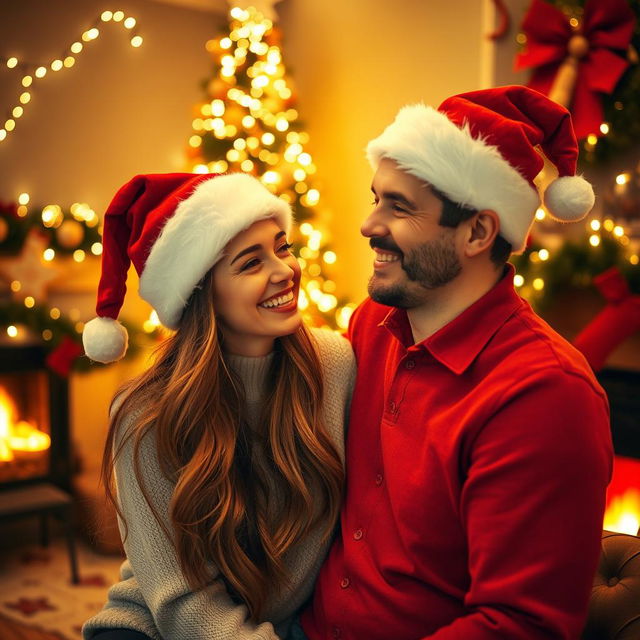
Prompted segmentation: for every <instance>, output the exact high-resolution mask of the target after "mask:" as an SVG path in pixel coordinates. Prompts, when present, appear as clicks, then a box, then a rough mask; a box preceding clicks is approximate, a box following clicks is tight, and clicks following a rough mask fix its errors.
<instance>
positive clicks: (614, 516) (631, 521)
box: [604, 489, 640, 535]
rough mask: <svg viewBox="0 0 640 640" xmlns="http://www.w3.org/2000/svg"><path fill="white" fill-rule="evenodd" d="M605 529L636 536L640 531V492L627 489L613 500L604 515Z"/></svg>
mask: <svg viewBox="0 0 640 640" xmlns="http://www.w3.org/2000/svg"><path fill="white" fill-rule="evenodd" d="M604 528H605V529H607V530H608V531H616V532H617V533H629V534H631V535H636V534H637V533H638V529H640V491H639V490H638V489H627V490H626V491H625V492H624V493H623V494H621V495H618V496H615V497H613V498H612V499H611V502H610V504H609V507H608V508H607V510H606V512H605V514H604Z"/></svg>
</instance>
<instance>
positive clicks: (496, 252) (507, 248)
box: [431, 186, 513, 267]
mask: <svg viewBox="0 0 640 640" xmlns="http://www.w3.org/2000/svg"><path fill="white" fill-rule="evenodd" d="M431 190H432V191H433V193H434V195H435V196H436V197H437V198H438V199H439V200H440V201H441V202H442V213H441V214H440V220H439V224H440V225H441V226H443V227H450V228H455V227H457V226H458V225H459V224H460V223H461V222H464V221H465V220H468V219H469V218H471V216H473V215H475V214H476V213H477V210H475V209H470V208H469V207H463V206H462V205H459V204H458V203H457V202H453V200H449V198H447V196H445V195H444V194H443V193H441V192H440V191H438V190H437V189H435V188H434V187H433V186H431ZM512 251H513V247H512V246H511V243H510V242H508V241H507V240H505V239H504V238H503V237H502V236H501V235H500V234H498V235H497V236H496V239H495V240H494V241H493V244H492V245H491V253H490V258H491V261H492V262H493V263H494V264H496V265H497V266H499V267H502V266H503V265H504V264H505V263H506V262H507V260H508V259H509V256H510V255H511V252H512Z"/></svg>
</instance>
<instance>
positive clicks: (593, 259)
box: [510, 229, 640, 311]
mask: <svg viewBox="0 0 640 640" xmlns="http://www.w3.org/2000/svg"><path fill="white" fill-rule="evenodd" d="M541 249H544V247H543V246H542V245H540V244H537V243H536V242H535V241H534V243H533V244H532V245H531V246H530V247H528V248H527V250H526V251H525V252H524V253H523V254H522V255H519V256H512V257H511V260H510V261H511V262H512V263H513V265H514V266H515V267H516V271H517V272H518V274H520V275H521V276H522V277H523V278H524V283H525V284H524V285H523V286H522V287H521V289H520V294H521V295H522V296H523V297H524V298H526V299H527V300H528V301H529V302H530V303H531V305H532V306H533V307H534V308H535V309H536V310H538V311H544V310H545V309H547V308H549V306H550V305H551V304H552V303H553V301H554V300H556V299H557V297H558V296H559V295H562V293H563V292H565V291H568V290H570V289H582V290H585V291H586V290H593V289H594V285H593V279H594V278H595V277H596V276H598V275H600V274H601V273H603V272H604V271H606V270H607V269H609V268H611V267H614V266H615V267H618V269H619V270H620V271H621V273H622V274H623V276H624V277H625V278H626V280H627V283H628V284H629V288H630V289H631V292H632V293H635V294H640V265H634V264H631V262H630V261H629V259H628V258H627V256H626V250H625V248H624V247H623V246H622V245H621V244H620V242H619V241H618V239H617V238H615V237H614V236H613V235H612V234H611V233H608V232H606V231H605V230H604V229H603V230H601V232H600V244H599V245H598V246H597V247H592V246H591V245H590V244H589V235H588V234H585V236H584V237H583V238H581V239H580V240H578V241H573V240H566V241H565V242H564V243H563V244H562V246H561V247H560V248H559V249H558V250H556V251H555V252H553V253H551V255H550V256H549V258H548V259H547V260H540V258H539V257H538V258H537V259H536V260H534V259H532V256H536V254H537V255H539V251H540V250H541ZM536 278H542V280H543V281H544V287H543V288H542V289H541V290H535V289H534V288H533V287H532V286H531V285H532V283H533V281H534V279H536Z"/></svg>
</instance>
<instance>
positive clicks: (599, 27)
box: [515, 0, 635, 139]
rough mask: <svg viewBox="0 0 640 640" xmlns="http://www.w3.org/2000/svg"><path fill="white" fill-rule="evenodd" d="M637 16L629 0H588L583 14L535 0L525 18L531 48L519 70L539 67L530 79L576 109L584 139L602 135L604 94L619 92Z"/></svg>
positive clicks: (522, 55) (577, 127)
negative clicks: (570, 15)
mask: <svg viewBox="0 0 640 640" xmlns="http://www.w3.org/2000/svg"><path fill="white" fill-rule="evenodd" d="M634 27H635V16H634V14H633V12H632V11H631V9H630V7H629V4H628V2H627V1H626V0H588V2H587V4H586V6H585V8H584V14H583V16H582V18H581V19H580V20H579V19H578V18H576V17H574V18H571V19H568V18H567V16H566V15H565V14H564V13H563V12H562V11H560V10H559V9H556V8H555V7H553V6H551V5H550V4H547V3H546V2H544V0H533V2H532V3H531V6H530V8H529V11H528V12H527V15H526V16H525V18H524V22H523V24H522V31H523V32H524V34H525V36H526V39H527V40H526V48H525V50H524V51H523V52H522V53H520V54H519V55H518V56H517V58H516V62H515V67H516V70H520V69H534V71H533V75H532V76H531V79H530V81H529V83H528V86H529V87H531V88H532V89H536V90H537V91H540V92H541V93H544V94H545V95H548V96H549V97H550V98H551V99H552V100H555V101H556V102H558V103H559V104H561V105H563V106H565V107H567V108H568V109H570V110H571V113H572V116H573V124H574V128H575V132H576V136H577V137H578V139H582V138H585V137H587V136H588V135H590V134H593V135H596V136H600V135H601V130H600V125H601V123H602V121H603V110H602V103H601V98H600V95H599V94H601V93H606V94H610V93H612V92H613V90H614V88H615V86H616V84H617V83H618V80H620V77H621V76H622V74H623V73H624V71H625V70H626V69H627V67H628V66H629V61H628V59H627V57H626V56H627V55H628V50H629V45H630V42H631V36H632V34H633V30H634Z"/></svg>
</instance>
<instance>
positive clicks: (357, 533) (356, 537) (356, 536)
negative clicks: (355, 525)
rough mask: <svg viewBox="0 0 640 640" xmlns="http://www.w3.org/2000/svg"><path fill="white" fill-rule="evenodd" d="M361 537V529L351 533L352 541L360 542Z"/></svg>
mask: <svg viewBox="0 0 640 640" xmlns="http://www.w3.org/2000/svg"><path fill="white" fill-rule="evenodd" d="M363 535H364V534H363V533H362V529H356V530H355V531H354V532H353V539H354V540H360V539H361V538H362V536H363Z"/></svg>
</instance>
